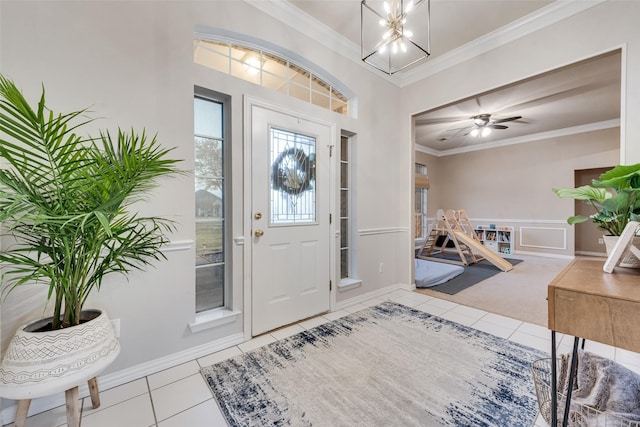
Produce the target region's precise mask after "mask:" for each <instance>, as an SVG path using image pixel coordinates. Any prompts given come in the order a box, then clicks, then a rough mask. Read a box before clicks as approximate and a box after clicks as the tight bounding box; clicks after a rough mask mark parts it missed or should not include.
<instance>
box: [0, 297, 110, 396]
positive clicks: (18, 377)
mask: <svg viewBox="0 0 640 427" xmlns="http://www.w3.org/2000/svg"><path fill="white" fill-rule="evenodd" d="M51 319H52V318H47V319H42V320H39V321H37V322H34V323H31V324H28V325H24V326H23V327H21V328H19V329H18V331H17V332H16V334H15V336H14V337H13V339H12V340H11V342H10V343H9V347H8V348H7V351H6V353H5V355H4V358H3V359H2V364H0V397H4V398H6V399H15V400H22V399H33V398H37V397H42V396H46V395H49V394H52V393H56V392H60V391H64V390H68V389H70V388H73V387H75V386H77V385H79V384H82V383H83V382H86V381H87V380H89V379H90V378H93V377H95V376H96V375H97V374H98V373H99V372H101V371H102V370H103V369H105V368H106V367H107V366H109V364H111V362H113V361H114V360H115V358H116V356H118V354H119V353H120V343H119V342H118V339H117V338H116V336H115V333H114V331H113V327H112V326H111V321H110V320H109V318H108V316H107V315H106V314H105V313H104V312H102V311H100V310H85V311H83V312H82V314H81V319H83V321H84V320H86V321H84V322H83V323H81V324H80V325H77V326H72V327H69V328H64V329H58V330H55V331H43V332H34V331H37V330H38V329H39V328H42V327H44V326H46V325H47V323H50V322H51Z"/></svg>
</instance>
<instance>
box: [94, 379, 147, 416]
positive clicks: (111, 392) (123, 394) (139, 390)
mask: <svg viewBox="0 0 640 427" xmlns="http://www.w3.org/2000/svg"><path fill="white" fill-rule="evenodd" d="M98 386H100V384H98ZM147 393H149V387H148V386H147V381H146V379H145V378H140V379H137V380H135V381H131V382H128V383H126V384H122V385H120V386H118V387H113V388H110V389H108V390H100V407H98V408H96V409H93V408H92V406H91V398H90V397H86V398H84V399H83V409H82V416H83V417H84V416H87V415H90V414H93V413H94V412H98V411H102V410H104V409H106V408H109V407H111V406H113V405H117V404H119V403H122V402H125V401H127V400H129V399H133V398H134V397H137V396H141V395H143V394H147Z"/></svg>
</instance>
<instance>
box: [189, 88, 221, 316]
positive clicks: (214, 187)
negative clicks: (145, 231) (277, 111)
mask: <svg viewBox="0 0 640 427" xmlns="http://www.w3.org/2000/svg"><path fill="white" fill-rule="evenodd" d="M194 105H195V107H194V110H195V114H194V133H195V136H194V187H195V217H196V220H195V235H196V243H195V245H196V259H195V265H196V312H201V311H205V310H210V309H213V308H217V307H222V306H223V305H224V286H225V269H224V267H225V251H224V247H225V245H224V237H225V232H224V222H225V221H224V163H223V159H224V140H223V139H222V137H223V133H222V132H223V110H222V109H223V104H222V103H220V102H215V101H212V100H209V99H204V98H199V97H195V98H194Z"/></svg>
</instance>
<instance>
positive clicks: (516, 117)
mask: <svg viewBox="0 0 640 427" xmlns="http://www.w3.org/2000/svg"><path fill="white" fill-rule="evenodd" d="M521 118H522V116H513V117H507V118H505V119H498V120H493V121H492V122H491V123H493V124H495V123H504V122H511V121H513V120H518V119H521Z"/></svg>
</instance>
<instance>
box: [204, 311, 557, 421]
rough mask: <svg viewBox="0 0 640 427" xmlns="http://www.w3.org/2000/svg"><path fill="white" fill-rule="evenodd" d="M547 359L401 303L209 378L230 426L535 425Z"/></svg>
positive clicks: (221, 368)
mask: <svg viewBox="0 0 640 427" xmlns="http://www.w3.org/2000/svg"><path fill="white" fill-rule="evenodd" d="M542 357H548V355H547V354H545V353H543V352H540V351H538V350H535V349H532V348H529V347H526V346H523V345H520V344H518V343H514V342H511V341H507V340H504V339H502V338H499V337H496V336H493V335H490V334H487V333H484V332H481V331H478V330H476V329H472V328H469V327H466V326H463V325H459V324H457V323H454V322H451V321H448V320H445V319H441V318H439V317H436V316H432V315H430V314H427V313H425V312H422V311H419V310H415V309H412V308H409V307H406V306H404V305H400V304H396V303H393V302H385V303H382V304H379V305H377V306H375V307H371V308H369V309H366V310H362V311H359V312H357V313H354V314H351V315H349V316H346V317H343V318H341V319H338V320H336V321H333V322H329V323H326V324H324V325H321V326H318V327H316V328H313V329H310V330H308V331H305V332H301V333H299V334H297V335H294V336H292V337H290V338H287V339H284V340H281V341H278V342H275V343H273V344H270V345H267V346H265V347H262V348H259V349H256V350H254V351H251V352H249V353H246V354H243V355H241V356H236V357H234V358H231V359H228V360H226V361H223V362H221V363H218V364H215V365H213V366H209V367H205V368H203V369H202V371H201V372H202V375H203V376H204V378H205V380H206V381H207V383H208V384H209V386H210V388H211V390H212V392H213V395H214V397H215V398H216V400H217V402H218V405H219V406H220V408H221V410H222V413H223V414H224V416H225V417H226V419H227V422H228V423H229V425H230V426H267V425H271V426H331V427H334V426H473V427H476V426H497V427H518V426H531V425H533V421H534V419H535V416H536V413H537V404H536V396H535V389H534V385H533V381H532V378H531V363H532V362H533V361H534V360H537V359H539V358H542Z"/></svg>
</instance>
